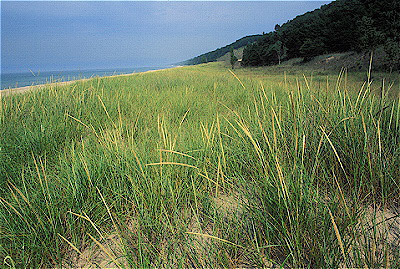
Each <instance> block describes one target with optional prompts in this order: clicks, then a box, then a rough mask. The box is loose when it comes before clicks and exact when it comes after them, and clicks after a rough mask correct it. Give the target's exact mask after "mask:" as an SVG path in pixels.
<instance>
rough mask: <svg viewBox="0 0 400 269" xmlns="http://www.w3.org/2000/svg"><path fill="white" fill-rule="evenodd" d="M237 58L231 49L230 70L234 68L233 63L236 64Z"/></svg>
mask: <svg viewBox="0 0 400 269" xmlns="http://www.w3.org/2000/svg"><path fill="white" fill-rule="evenodd" d="M237 60H238V58H237V57H236V56H235V53H234V52H233V48H231V66H232V69H234V68H235V63H236V62H237Z"/></svg>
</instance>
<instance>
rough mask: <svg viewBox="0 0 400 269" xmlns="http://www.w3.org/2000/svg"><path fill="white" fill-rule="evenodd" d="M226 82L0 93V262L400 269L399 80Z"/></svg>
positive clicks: (252, 73) (299, 75)
mask: <svg viewBox="0 0 400 269" xmlns="http://www.w3.org/2000/svg"><path fill="white" fill-rule="evenodd" d="M234 72H235V74H233V73H231V72H229V70H228V69H226V68H225V67H223V66H222V65H221V64H219V63H212V64H207V65H199V66H192V67H183V68H175V69H169V70H162V71H157V72H151V73H142V74H133V75H131V76H123V77H114V78H94V79H91V80H88V81H81V82H76V83H73V84H70V85H64V86H63V85H58V86H54V85H53V86H51V85H49V86H47V87H44V88H40V89H37V90H34V91H30V92H25V93H23V94H11V95H7V96H3V97H2V98H1V100H0V262H1V263H2V266H11V267H13V266H15V267H61V266H65V267H82V266H84V267H85V266H86V267H88V266H92V267H96V266H101V267H116V266H118V267H244V266H247V267H248V266H254V267H272V266H275V265H283V266H285V267H324V268H328V267H329V268H334V267H344V266H349V267H365V266H367V267H384V266H385V267H386V266H390V267H393V268H394V267H399V266H400V257H399V245H400V243H399V240H400V239H399V237H398V232H399V230H398V229H399V222H398V221H399V218H398V214H399V202H400V199H399V192H400V186H399V184H400V173H399V167H400V102H399V84H398V81H397V82H395V81H394V80H393V78H392V81H394V82H395V83H394V84H393V83H392V82H391V81H388V80H385V81H384V82H383V81H381V80H378V79H375V80H373V79H372V78H371V76H368V75H367V72H364V73H362V74H361V73H357V74H355V73H346V72H341V73H340V74H334V73H321V72H314V71H299V70H294V69H290V70H286V71H285V70H274V69H272V68H271V69H265V68H256V69H239V70H235V71H234ZM303 73H304V75H303ZM373 76H374V74H373ZM375 76H376V77H378V76H384V74H377V75H375ZM394 79H398V78H394ZM396 83H397V84H396Z"/></svg>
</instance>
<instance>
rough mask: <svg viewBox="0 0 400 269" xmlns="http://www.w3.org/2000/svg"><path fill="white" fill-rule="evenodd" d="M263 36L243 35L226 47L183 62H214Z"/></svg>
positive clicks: (190, 63)
mask: <svg viewBox="0 0 400 269" xmlns="http://www.w3.org/2000/svg"><path fill="white" fill-rule="evenodd" d="M261 37H262V35H250V36H245V37H242V38H241V39H238V40H236V41H235V42H233V43H232V44H229V45H226V46H225V47H222V48H219V49H216V50H213V51H210V52H207V53H204V54H201V55H199V56H197V57H194V58H192V59H189V60H187V61H184V62H182V63H181V64H185V65H194V64H202V63H208V62H214V61H216V60H217V59H218V58H219V57H222V56H224V55H225V54H227V53H229V52H230V51H231V50H232V49H238V48H241V47H244V46H246V45H248V44H251V43H253V42H255V41H257V40H258V39H260V38H261Z"/></svg>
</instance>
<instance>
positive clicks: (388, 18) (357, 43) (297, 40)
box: [242, 0, 400, 68]
mask: <svg viewBox="0 0 400 269" xmlns="http://www.w3.org/2000/svg"><path fill="white" fill-rule="evenodd" d="M377 48H383V50H384V51H385V52H386V56H387V57H388V59H389V61H390V62H391V64H390V65H391V67H393V68H398V66H399V63H400V60H399V57H400V56H399V55H398V52H399V51H400V1H398V0H337V1H334V2H332V3H330V4H328V5H323V6H322V7H321V8H319V9H316V10H314V11H312V12H307V13H305V14H303V15H300V16H297V17H296V18H294V19H293V20H290V21H288V22H287V23H285V24H283V25H281V26H280V25H276V26H275V30H274V31H273V32H270V33H267V34H264V35H263V36H262V38H260V39H259V40H257V41H256V42H255V43H252V44H249V45H247V47H246V48H245V49H244V52H243V61H242V63H243V65H247V66H258V65H273V64H277V63H279V62H280V61H281V60H285V59H290V58H295V57H303V58H304V59H305V60H306V61H307V60H309V59H311V58H312V57H314V56H317V55H319V54H324V53H335V52H347V51H358V52H366V51H372V50H375V49H377Z"/></svg>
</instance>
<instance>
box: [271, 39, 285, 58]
mask: <svg viewBox="0 0 400 269" xmlns="http://www.w3.org/2000/svg"><path fill="white" fill-rule="evenodd" d="M272 50H273V51H275V53H276V57H277V58H278V64H281V61H282V59H284V58H286V54H287V50H288V49H287V47H286V46H285V45H284V44H283V43H282V41H280V40H278V41H276V42H275V44H273V45H272Z"/></svg>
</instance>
